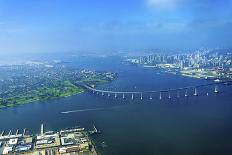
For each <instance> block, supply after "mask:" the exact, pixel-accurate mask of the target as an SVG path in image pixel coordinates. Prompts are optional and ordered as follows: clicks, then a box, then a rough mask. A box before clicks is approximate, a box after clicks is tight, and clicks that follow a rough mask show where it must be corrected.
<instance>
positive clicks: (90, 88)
mask: <svg viewBox="0 0 232 155" xmlns="http://www.w3.org/2000/svg"><path fill="white" fill-rule="evenodd" d="M231 82H232V80H231V81H221V82H213V83H209V84H202V85H196V86H187V87H181V88H174V89H166V90H155V91H153V90H151V91H111V90H101V89H96V88H93V87H91V86H88V85H86V84H80V83H77V84H78V85H80V86H82V87H84V88H86V89H88V90H90V91H93V92H98V93H106V94H153V93H163V92H172V91H181V90H189V89H194V90H195V91H196V89H197V88H200V87H206V86H211V85H214V86H215V90H214V91H215V92H217V91H218V88H217V87H218V85H222V84H228V85H231V84H232V83H231Z"/></svg>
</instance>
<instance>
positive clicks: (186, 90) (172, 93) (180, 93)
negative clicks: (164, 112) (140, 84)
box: [77, 81, 232, 100]
mask: <svg viewBox="0 0 232 155" xmlns="http://www.w3.org/2000/svg"><path fill="white" fill-rule="evenodd" d="M77 84H78V85H79V86H82V87H83V88H85V89H87V90H89V91H90V92H92V93H94V94H98V95H101V96H108V97H110V96H113V97H114V98H119V97H121V98H123V99H124V98H126V97H127V98H128V97H129V98H130V99H131V100H133V99H134V98H135V97H137V98H138V97H139V98H140V99H141V100H142V99H143V98H144V97H145V96H146V97H148V98H149V99H153V97H154V95H155V94H158V95H159V99H160V100H161V99H162V98H164V97H167V98H169V99H171V98H172V97H177V98H179V97H188V96H198V95H199V93H198V90H199V89H200V88H203V87H208V86H211V87H213V88H214V89H213V90H212V92H213V93H219V86H220V85H231V84H232V81H220V82H212V83H208V84H202V85H196V86H187V87H181V88H173V89H166V90H154V91H153V90H151V91H112V90H102V89H97V88H94V87H92V86H89V85H87V84H81V83H77ZM206 95H209V93H206Z"/></svg>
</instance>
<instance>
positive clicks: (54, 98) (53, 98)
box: [0, 90, 85, 110]
mask: <svg viewBox="0 0 232 155" xmlns="http://www.w3.org/2000/svg"><path fill="white" fill-rule="evenodd" d="M84 92H85V90H83V91H80V92H77V93H74V94H69V95H66V96H58V97H52V98H48V99H35V100H28V101H26V102H23V103H20V104H15V105H12V104H9V105H6V106H2V105H0V110H1V109H5V108H11V107H17V106H22V105H25V104H32V103H35V102H37V101H41V102H43V101H50V100H57V99H62V98H67V97H71V96H75V95H79V94H81V93H84Z"/></svg>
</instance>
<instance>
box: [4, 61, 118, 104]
mask: <svg viewBox="0 0 232 155" xmlns="http://www.w3.org/2000/svg"><path fill="white" fill-rule="evenodd" d="M0 75H1V76H0V88H1V89H0V108H5V107H12V106H17V105H22V104H27V103H32V102H34V101H45V100H49V99H56V98H61V97H68V96H72V95H76V94H79V93H82V92H84V91H85V89H84V88H82V87H81V86H80V85H79V84H80V83H83V84H87V85H94V86H96V85H99V84H103V83H108V82H111V81H113V80H114V79H115V78H116V77H117V75H116V74H115V73H111V72H97V71H93V70H86V69H77V68H71V67H67V66H65V65H63V64H60V63H59V64H57V63H48V62H27V63H25V64H17V65H6V66H0Z"/></svg>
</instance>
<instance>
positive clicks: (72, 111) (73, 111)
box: [60, 106, 118, 114]
mask: <svg viewBox="0 0 232 155" xmlns="http://www.w3.org/2000/svg"><path fill="white" fill-rule="evenodd" d="M116 108H118V106H117V107H109V108H93V109H80V110H71V111H63V112H60V113H61V114H69V113H78V112H86V111H99V110H112V109H116Z"/></svg>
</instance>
